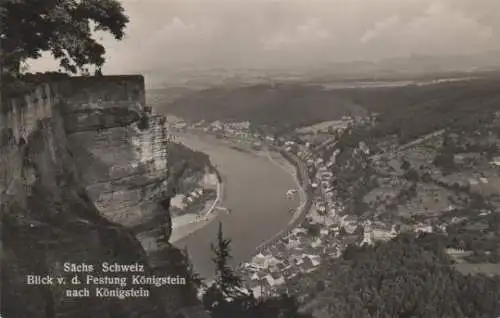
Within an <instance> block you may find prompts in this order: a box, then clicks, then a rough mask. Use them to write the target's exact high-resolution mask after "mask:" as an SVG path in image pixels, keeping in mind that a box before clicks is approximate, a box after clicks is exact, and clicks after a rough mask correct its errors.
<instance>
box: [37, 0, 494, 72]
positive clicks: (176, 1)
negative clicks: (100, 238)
mask: <svg viewBox="0 0 500 318" xmlns="http://www.w3.org/2000/svg"><path fill="white" fill-rule="evenodd" d="M123 5H124V7H125V10H126V11H127V13H128V14H129V15H130V18H131V23H130V25H129V27H128V29H127V30H126V31H127V36H126V38H125V39H124V40H123V41H122V42H116V41H115V40H113V39H111V38H110V37H109V36H104V37H103V43H104V45H105V46H106V48H107V51H108V53H107V57H108V62H107V64H106V66H105V68H104V71H105V72H106V73H127V72H137V71H142V70H145V71H152V70H155V69H157V70H162V69H163V70H170V69H175V68H179V67H185V66H188V65H190V66H193V67H212V66H225V67H255V66H266V67H271V66H272V67H290V66H293V65H312V64H315V65H316V66H321V65H322V64H323V63H327V62H331V61H345V60H352V59H369V60H370V59H380V58H385V57H393V56H395V55H406V54H409V53H426V54H450V53H453V54H456V53H468V52H473V51H486V50H493V49H498V48H500V19H497V17H498V12H500V1H498V0H474V1H471V0H237V1H236V0H123ZM495 12H496V13H495ZM44 63H45V64H44ZM47 63H49V64H50V62H48V61H47V59H43V60H41V61H37V62H36V63H33V65H34V66H36V67H37V68H38V69H40V67H41V68H42V69H43V67H47V66H48V65H49V64H47ZM44 65H45V66H44ZM51 65H52V64H51Z"/></svg>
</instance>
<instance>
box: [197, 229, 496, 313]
mask: <svg viewBox="0 0 500 318" xmlns="http://www.w3.org/2000/svg"><path fill="white" fill-rule="evenodd" d="M445 244H446V242H445V241H444V240H443V239H442V237H440V236H439V235H435V234H420V235H418V236H416V235H415V234H409V233H408V234H401V235H399V236H398V237H396V238H394V239H393V240H391V241H389V242H385V243H381V242H379V243H377V244H375V245H374V246H363V247H358V246H354V245H352V246H349V247H348V248H347V249H346V250H345V251H344V253H343V255H342V256H341V258H339V259H333V258H332V259H329V260H326V261H325V262H323V263H322V265H321V266H320V268H319V269H318V270H317V271H315V272H313V273H310V274H302V275H299V276H297V277H296V278H293V279H291V280H289V281H288V282H287V283H286V285H287V292H286V293H284V294H281V295H279V294H278V295H276V296H273V297H270V298H267V299H256V298H255V297H253V295H252V294H249V293H247V292H245V291H244V288H243V285H242V283H241V281H242V280H241V277H238V276H237V275H235V273H234V271H233V270H232V269H231V268H230V267H229V266H228V265H227V260H228V259H229V258H230V257H231V252H230V240H229V239H227V238H225V237H224V236H223V233H222V227H219V234H218V239H217V244H214V245H213V246H212V250H213V252H214V254H213V255H214V258H213V260H214V263H215V264H216V273H215V274H216V277H217V278H216V280H215V284H213V285H211V286H210V287H209V288H208V289H207V291H206V292H205V294H204V297H203V303H204V305H205V308H206V309H207V310H208V311H210V312H211V315H212V317H214V318H215V317H221V318H222V317H276V318H278V317H282V318H292V317H315V318H332V317H335V318H344V317H345V318H351V317H373V318H375V317H387V318H389V317H401V318H402V317H408V318H410V317H422V318H423V317H426V318H428V317H429V318H434V317H436V318H448V317H449V318H470V317H478V318H481V317H484V318H486V317H496V316H498V315H499V314H500V277H498V276H496V277H488V276H484V275H475V276H471V275H463V274H461V273H460V272H458V271H457V270H455V268H454V261H453V260H452V259H451V258H450V257H449V256H448V255H447V254H446V253H445V247H446V245H445ZM190 275H193V273H192V272H191V274H190Z"/></svg>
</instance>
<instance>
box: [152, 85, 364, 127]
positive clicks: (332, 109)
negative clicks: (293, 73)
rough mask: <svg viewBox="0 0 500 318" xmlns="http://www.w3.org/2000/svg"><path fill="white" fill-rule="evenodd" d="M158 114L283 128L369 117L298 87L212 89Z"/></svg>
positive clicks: (180, 100) (182, 99)
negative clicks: (359, 116) (342, 118)
mask: <svg viewBox="0 0 500 318" xmlns="http://www.w3.org/2000/svg"><path fill="white" fill-rule="evenodd" d="M158 111H160V112H166V113H171V114H174V115H176V116H180V117H183V118H185V119H188V120H207V121H215V120H234V121H245V120H250V121H252V122H254V123H257V124H262V125H270V126H279V127H282V126H290V127H298V126H302V125H309V124H312V123H315V122H318V121H323V120H324V119H325V118H328V119H338V118H340V117H342V115H344V114H346V113H350V114H353V115H363V114H365V113H366V111H365V110H364V109H363V107H360V106H358V105H356V104H355V103H353V102H352V101H351V100H350V99H346V98H343V97H342V96H337V95H336V94H332V93H331V92H329V91H327V90H324V89H323V88H321V87H319V86H307V85H298V84H297V85H295V84H290V85H284V84H283V85H267V84H259V85H252V86H245V87H239V88H224V87H222V88H211V89H206V90H202V91H198V92H194V93H191V94H188V95H186V96H183V97H180V98H178V99H176V100H174V101H173V102H171V103H169V104H168V105H165V106H162V107H160V108H159V109H158Z"/></svg>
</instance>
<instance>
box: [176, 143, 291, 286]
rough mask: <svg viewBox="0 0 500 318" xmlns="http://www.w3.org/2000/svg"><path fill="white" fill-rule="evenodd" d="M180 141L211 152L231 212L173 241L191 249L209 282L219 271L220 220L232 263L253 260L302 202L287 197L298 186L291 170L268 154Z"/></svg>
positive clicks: (192, 257) (212, 144)
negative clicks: (216, 259) (213, 249)
mask: <svg viewBox="0 0 500 318" xmlns="http://www.w3.org/2000/svg"><path fill="white" fill-rule="evenodd" d="M176 141H178V142H181V143H183V144H184V145H186V146H187V147H189V148H191V149H194V150H198V151H202V152H204V153H206V154H208V155H209V156H210V160H211V162H212V163H213V164H214V165H215V166H216V167H217V169H218V170H219V171H220V173H221V174H222V176H223V178H224V182H225V186H224V192H225V193H224V196H223V200H222V204H221V205H222V206H223V207H226V208H228V209H229V210H230V211H231V213H230V214H227V213H219V215H218V216H217V218H216V220H214V221H212V222H210V223H209V224H208V225H206V226H205V227H203V228H201V229H199V230H198V231H197V232H195V233H193V234H191V235H190V236H188V237H186V238H184V239H181V240H179V241H177V242H175V243H174V245H175V246H177V247H180V248H184V247H185V246H187V249H188V252H189V255H190V258H191V261H192V263H193V266H194V269H195V270H196V271H197V272H198V273H199V274H200V275H202V276H203V277H205V278H206V279H209V280H210V279H211V278H212V277H213V271H214V266H213V264H212V260H211V259H212V256H213V255H212V252H211V249H210V243H211V242H215V240H216V236H217V230H218V225H219V222H218V221H219V220H220V221H221V222H222V227H223V231H224V235H225V236H226V237H227V238H229V239H231V254H232V255H233V259H232V265H233V266H235V265H237V264H239V263H240V262H245V261H248V260H249V259H250V258H251V257H252V256H253V255H254V251H255V248H256V247H257V246H258V245H259V244H260V243H262V242H264V241H265V240H266V239H268V238H270V237H272V236H273V235H274V234H275V233H277V232H279V231H280V230H281V229H282V228H284V227H285V226H286V225H287V224H288V222H289V221H290V219H291V215H290V213H289V210H291V209H294V208H296V207H298V206H299V204H300V202H299V198H298V197H296V198H293V199H287V197H286V191H287V190H288V189H292V188H297V183H296V181H295V179H294V177H293V176H292V175H291V174H290V173H288V172H287V169H283V168H282V167H280V166H278V165H277V164H276V162H272V161H271V160H270V159H269V158H268V157H267V156H265V155H264V154H256V153H251V152H245V151H240V150H237V149H235V148H231V147H230V146H229V145H228V144H226V143H223V142H221V141H220V140H217V139H215V138H213V137H199V136H196V135H192V134H185V133H183V134H176ZM275 156H276V154H273V157H275Z"/></svg>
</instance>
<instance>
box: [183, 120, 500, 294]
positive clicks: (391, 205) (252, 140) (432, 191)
mask: <svg viewBox="0 0 500 318" xmlns="http://www.w3.org/2000/svg"><path fill="white" fill-rule="evenodd" d="M375 121H376V118H375V116H371V117H364V118H354V117H351V116H344V117H343V118H342V119H341V120H338V121H333V122H328V123H324V124H322V125H316V126H315V127H313V128H310V129H298V130H296V131H294V132H292V133H288V134H287V135H286V136H279V137H277V136H274V135H265V133H262V132H259V131H257V130H256V129H252V125H251V124H250V123H249V122H243V123H224V122H221V121H216V122H212V123H207V122H198V123H196V124H192V125H189V124H187V123H185V122H178V123H176V124H175V125H174V126H173V129H177V130H186V129H189V130H190V131H191V130H195V131H202V132H204V133H211V134H215V135H217V136H218V137H219V138H225V139H230V140H232V141H233V142H234V143H235V144H238V145H246V146H250V147H252V149H255V150H258V149H263V147H264V146H265V145H272V146H275V147H278V148H279V149H283V150H285V151H286V152H288V153H291V154H294V155H296V156H297V157H298V158H300V160H301V161H302V162H303V163H304V164H305V165H306V166H307V169H308V174H309V177H310V181H311V188H312V198H311V200H312V204H311V208H310V209H309V210H308V211H306V213H305V215H304V218H303V220H302V222H301V223H300V224H299V226H297V227H295V228H293V229H291V230H290V231H289V232H288V234H287V235H285V236H283V237H282V238H281V239H279V240H277V241H275V242H273V244H272V245H270V246H267V247H266V248H265V249H263V250H259V251H258V253H257V254H256V255H255V257H254V258H253V259H252V260H251V262H248V263H244V264H241V265H240V267H239V268H238V272H239V273H240V274H242V277H244V278H245V282H246V285H247V287H248V288H250V289H252V291H253V293H254V294H255V295H256V296H260V295H276V294H279V293H280V292H283V291H289V292H290V291H292V290H291V289H293V288H292V287H291V286H293V285H294V284H293V282H294V278H296V277H298V276H300V277H303V275H306V274H308V273H311V272H314V271H315V270H316V269H318V268H319V267H320V265H321V263H322V261H323V260H324V259H332V258H338V257H340V256H341V255H342V253H343V251H344V250H345V249H346V248H347V247H348V246H349V245H358V246H362V245H372V244H374V242H376V241H387V240H390V239H392V238H394V237H396V236H397V235H398V234H400V233H403V232H415V233H441V234H445V235H448V237H449V238H450V241H449V242H448V244H447V245H448V249H447V252H448V253H449V254H450V255H452V256H453V257H455V258H456V259H457V260H461V264H466V265H465V266H462V267H463V269H464V270H469V271H470V270H472V271H473V272H474V270H478V268H479V269H480V268H481V267H480V266H481V264H484V263H487V264H493V266H488V267H487V274H488V273H490V274H495V273H497V274H498V273H500V240H499V239H498V238H495V237H494V235H493V233H497V234H498V233H499V231H500V226H499V223H500V222H498V219H499V217H498V216H499V214H498V213H499V212H500V152H499V151H498V146H500V113H496V115H495V117H494V118H493V119H492V120H490V121H488V122H485V123H484V124H483V125H481V126H480V127H479V128H477V129H474V130H472V131H470V130H464V129H461V130H457V129H451V128H450V129H442V130H439V131H436V132H433V133H431V134H428V135H425V136H423V137H421V138H419V139H417V140H413V141H411V142H409V143H407V144H403V145H399V144H398V143H397V141H396V140H395V139H394V138H392V137H388V138H386V139H383V140H362V139H360V140H356V138H352V136H361V135H362V134H356V132H357V131H364V130H369V129H370V128H371V127H373V125H375ZM465 230H469V234H467V235H462V234H461V233H464V231H465ZM470 231H472V232H470ZM475 231H482V232H481V233H486V234H485V235H483V236H482V237H477V236H474V234H473V233H476V232H475ZM471 233H472V234H471ZM464 259H465V260H467V262H465V260H464ZM474 263H475V264H474ZM467 264H468V265H467ZM495 264H496V265H495ZM476 265H477V266H476ZM457 266H460V264H459V265H457Z"/></svg>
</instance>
